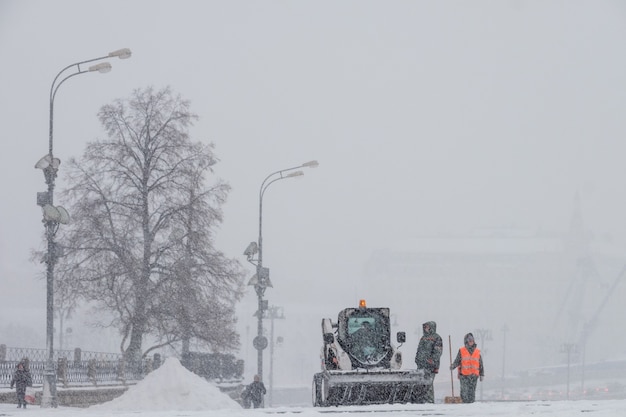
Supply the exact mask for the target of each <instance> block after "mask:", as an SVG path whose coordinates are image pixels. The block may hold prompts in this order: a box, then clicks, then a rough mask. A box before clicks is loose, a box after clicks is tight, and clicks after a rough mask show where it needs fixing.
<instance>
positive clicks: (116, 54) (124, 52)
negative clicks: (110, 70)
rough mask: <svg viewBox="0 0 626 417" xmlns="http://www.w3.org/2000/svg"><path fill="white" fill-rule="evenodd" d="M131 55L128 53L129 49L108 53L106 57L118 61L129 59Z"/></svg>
mask: <svg viewBox="0 0 626 417" xmlns="http://www.w3.org/2000/svg"><path fill="white" fill-rule="evenodd" d="M131 55H132V53H131V52H130V49H128V48H122V49H118V50H117V51H113V52H109V55H108V56H109V57H111V58H114V57H118V58H119V59H127V58H130V56H131Z"/></svg>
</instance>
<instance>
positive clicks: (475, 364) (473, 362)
mask: <svg viewBox="0 0 626 417" xmlns="http://www.w3.org/2000/svg"><path fill="white" fill-rule="evenodd" d="M459 350H460V351H461V375H480V361H479V360H480V350H478V349H474V353H472V354H471V355H470V353H469V351H468V350H467V348H466V347H465V346H463V347H462V348H461V349H459Z"/></svg>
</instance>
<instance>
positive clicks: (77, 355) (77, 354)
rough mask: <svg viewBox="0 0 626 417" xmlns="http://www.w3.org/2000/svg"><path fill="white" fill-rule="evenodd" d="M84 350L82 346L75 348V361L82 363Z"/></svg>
mask: <svg viewBox="0 0 626 417" xmlns="http://www.w3.org/2000/svg"><path fill="white" fill-rule="evenodd" d="M81 356H82V351H81V350H80V348H76V349H74V363H80V360H81Z"/></svg>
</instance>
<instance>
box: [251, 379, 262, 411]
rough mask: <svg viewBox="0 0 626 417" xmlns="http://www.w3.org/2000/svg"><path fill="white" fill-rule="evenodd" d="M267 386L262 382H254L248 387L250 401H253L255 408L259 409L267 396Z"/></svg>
mask: <svg viewBox="0 0 626 417" xmlns="http://www.w3.org/2000/svg"><path fill="white" fill-rule="evenodd" d="M265 393H266V390H265V385H263V382H261V381H254V382H253V383H251V384H250V385H248V395H249V397H250V400H252V404H254V406H255V407H258V406H259V404H261V402H262V401H263V396H264V395H265Z"/></svg>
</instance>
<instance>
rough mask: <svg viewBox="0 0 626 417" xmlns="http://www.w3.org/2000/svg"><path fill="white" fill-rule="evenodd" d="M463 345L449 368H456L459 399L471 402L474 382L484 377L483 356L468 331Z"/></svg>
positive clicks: (473, 397) (474, 394) (474, 392)
mask: <svg viewBox="0 0 626 417" xmlns="http://www.w3.org/2000/svg"><path fill="white" fill-rule="evenodd" d="M463 341H464V346H463V347H462V348H460V349H459V353H457V355H456V359H454V362H452V364H451V365H450V370H453V369H454V368H458V370H459V380H460V381H461V400H463V402H464V403H473V402H474V401H475V397H476V384H477V383H478V380H479V379H480V380H481V381H482V380H483V378H484V377H485V370H484V369H483V358H482V356H481V355H480V350H479V349H478V347H477V345H476V342H475V341H474V335H473V334H471V333H468V334H466V335H465V337H464V338H463Z"/></svg>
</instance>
